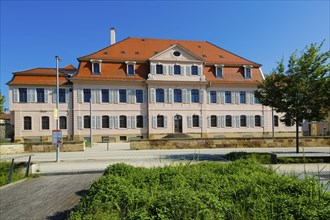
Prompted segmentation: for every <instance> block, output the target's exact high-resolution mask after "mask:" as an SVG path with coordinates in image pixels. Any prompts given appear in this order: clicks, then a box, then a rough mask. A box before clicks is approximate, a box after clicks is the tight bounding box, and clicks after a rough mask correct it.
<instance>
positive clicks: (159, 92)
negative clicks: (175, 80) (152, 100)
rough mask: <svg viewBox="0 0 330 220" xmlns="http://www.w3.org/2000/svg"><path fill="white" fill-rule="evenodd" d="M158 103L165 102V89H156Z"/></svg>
mask: <svg viewBox="0 0 330 220" xmlns="http://www.w3.org/2000/svg"><path fill="white" fill-rule="evenodd" d="M156 102H164V89H156Z"/></svg>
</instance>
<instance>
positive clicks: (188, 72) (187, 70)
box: [186, 66, 191, 76]
mask: <svg viewBox="0 0 330 220" xmlns="http://www.w3.org/2000/svg"><path fill="white" fill-rule="evenodd" d="M186 74H187V76H190V75H191V66H186Z"/></svg>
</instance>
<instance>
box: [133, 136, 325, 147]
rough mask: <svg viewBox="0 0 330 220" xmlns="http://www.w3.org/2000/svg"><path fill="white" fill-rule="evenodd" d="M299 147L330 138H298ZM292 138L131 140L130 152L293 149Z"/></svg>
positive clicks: (323, 141) (319, 142)
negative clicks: (149, 150)
mask: <svg viewBox="0 0 330 220" xmlns="http://www.w3.org/2000/svg"><path fill="white" fill-rule="evenodd" d="M299 143H300V146H301V147H328V146H330V137H300V138H299ZM295 146H296V140H295V138H292V137H276V138H198V139H157V140H132V141H131V149H132V150H143V149H189V148H190V149H196V148H258V147H269V148H271V147H295Z"/></svg>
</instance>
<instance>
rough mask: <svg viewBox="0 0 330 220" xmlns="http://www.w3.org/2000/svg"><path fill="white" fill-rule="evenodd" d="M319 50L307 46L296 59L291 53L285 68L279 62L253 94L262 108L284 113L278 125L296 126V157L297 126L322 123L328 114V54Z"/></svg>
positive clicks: (329, 77) (329, 72)
mask: <svg viewBox="0 0 330 220" xmlns="http://www.w3.org/2000/svg"><path fill="white" fill-rule="evenodd" d="M322 46H323V42H322V43H321V44H320V45H317V44H311V45H310V46H307V47H306V48H305V49H304V50H303V51H302V52H301V55H300V56H297V51H295V52H294V53H292V55H291V56H290V58H289V60H288V64H287V67H286V68H285V65H284V61H283V59H282V60H281V61H280V62H278V63H277V67H276V68H275V69H274V70H273V72H272V74H270V75H269V76H267V77H266V78H265V80H264V82H261V83H259V84H258V87H257V90H256V91H255V96H256V97H257V98H258V99H259V100H260V102H261V103H262V104H263V105H266V106H270V107H272V108H273V109H274V110H275V111H276V112H282V113H284V116H283V118H281V121H284V122H286V124H291V125H294V124H295V125H296V151H297V153H299V139H298V138H299V135H298V134H299V127H298V126H299V123H300V122H302V121H303V120H304V119H305V120H308V121H319V120H321V119H324V118H325V117H326V116H327V112H328V111H329V110H330V89H329V88H330V63H329V59H330V51H326V52H321V48H322Z"/></svg>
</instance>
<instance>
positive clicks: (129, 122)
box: [126, 116, 132, 128]
mask: <svg viewBox="0 0 330 220" xmlns="http://www.w3.org/2000/svg"><path fill="white" fill-rule="evenodd" d="M126 122H127V128H131V127H132V125H131V116H126Z"/></svg>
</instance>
